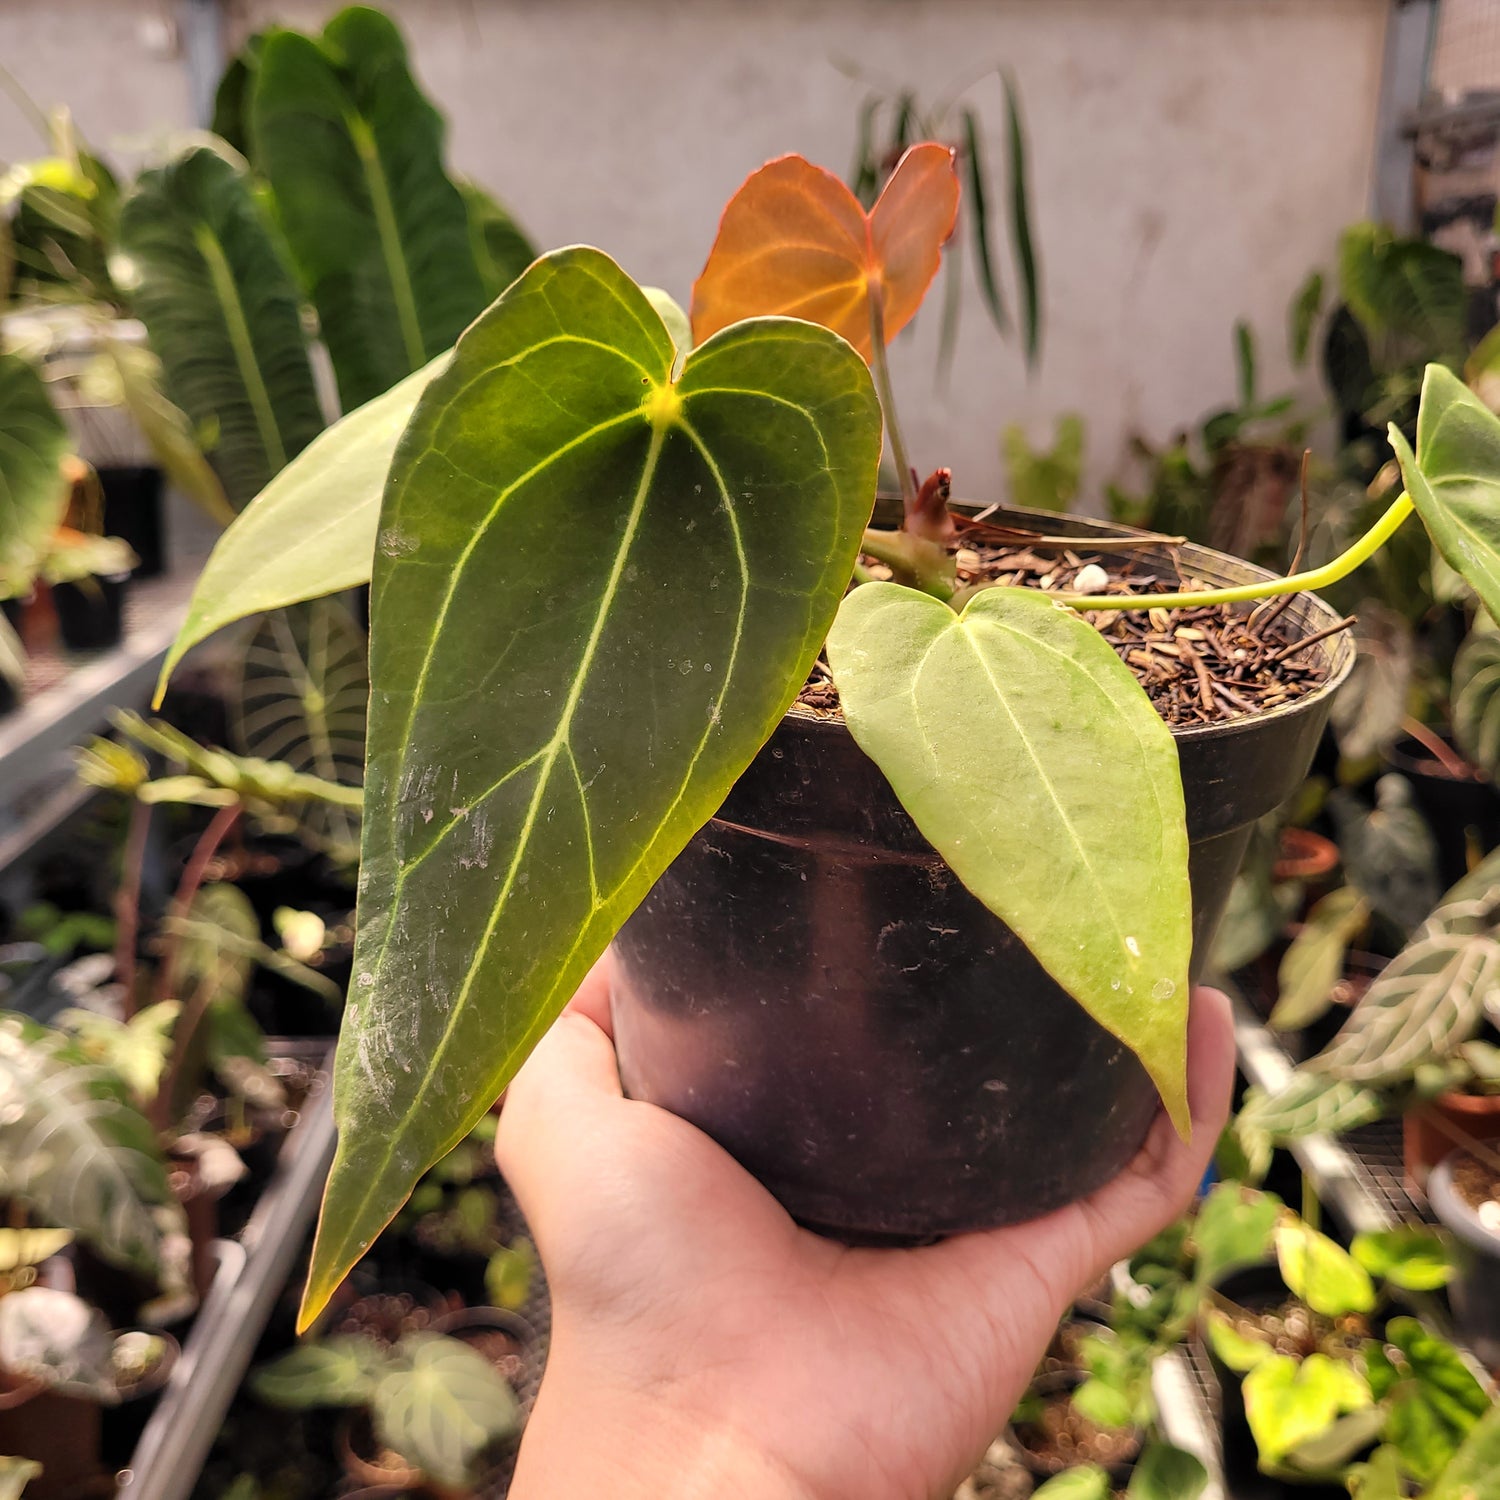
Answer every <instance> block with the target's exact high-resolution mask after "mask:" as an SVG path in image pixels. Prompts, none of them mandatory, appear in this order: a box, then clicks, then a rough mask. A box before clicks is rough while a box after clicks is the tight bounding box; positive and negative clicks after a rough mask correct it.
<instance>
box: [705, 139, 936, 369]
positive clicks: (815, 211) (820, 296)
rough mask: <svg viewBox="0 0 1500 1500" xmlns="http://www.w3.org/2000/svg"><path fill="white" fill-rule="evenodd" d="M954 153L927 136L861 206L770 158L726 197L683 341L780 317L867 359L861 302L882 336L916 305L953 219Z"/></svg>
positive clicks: (811, 174)
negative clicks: (878, 319)
mask: <svg viewBox="0 0 1500 1500" xmlns="http://www.w3.org/2000/svg"><path fill="white" fill-rule="evenodd" d="M958 191H959V189H958V174H957V173H956V172H955V171H954V169H953V152H952V151H951V150H950V149H949V148H948V147H947V146H939V145H936V144H934V143H933V142H931V141H927V142H924V143H923V144H922V145H919V146H913V147H912V148H911V149H910V150H909V151H908V152H907V153H906V154H905V155H904V156H903V157H902V158H901V160H900V162H898V163H897V165H896V170H895V171H894V172H893V173H892V174H891V178H890V181H889V182H887V183H886V185H885V190H884V191H883V192H882V193H881V195H880V198H879V201H878V202H877V203H876V204H875V207H874V208H873V209H871V211H870V212H869V213H868V214H867V213H866V212H865V211H864V209H863V208H861V207H860V204H859V200H858V199H857V198H856V197H855V196H854V194H853V193H852V192H850V191H849V189H848V188H847V187H846V186H845V185H844V184H843V183H842V182H841V181H840V180H839V179H838V178H837V177H835V176H834V175H833V173H832V172H828V171H825V170H824V169H823V168H822V167H815V166H814V165H813V164H812V163H811V162H810V161H808V160H806V158H804V157H801V156H781V157H778V158H777V159H776V160H775V161H772V162H767V163H766V165H765V166H763V167H761V168H760V170H759V171H756V172H752V173H751V174H750V176H749V177H747V178H746V179H745V183H744V185H743V186H742V187H741V188H740V190H739V191H738V192H737V193H736V194H735V195H734V197H733V198H731V199H730V200H729V203H728V206H727V207H726V208H725V209H724V216H723V218H722V219H721V220H720V221H719V236H718V238H717V239H716V240H715V241H714V247H713V249H712V250H711V251H710V252H709V256H708V263H707V265H705V266H704V268H703V274H702V275H701V276H699V278H698V280H697V282H696V284H695V285H694V287H693V339H694V342H695V343H700V344H701V343H702V342H703V340H704V339H706V338H708V337H709V336H710V335H711V334H714V333H717V332H718V331H719V330H720V329H721V328H726V327H728V326H729V324H731V323H735V322H738V321H739V320H740V319H741V318H750V317H759V316H761V315H763V314H768V313H779V314H782V315H784V316H787V317H794V318H806V319H807V320H808V321H809V322H813V323H821V324H822V325H823V326H824V327H825V328H831V329H832V330H833V331H834V332H835V333H837V334H838V335H840V337H842V338H845V339H847V340H848V341H849V342H850V343H851V344H853V345H854V347H855V348H856V349H858V350H859V352H860V353H861V354H863V355H864V357H865V358H866V359H869V357H870V354H871V351H872V350H873V348H874V341H873V338H872V336H871V331H870V330H871V322H870V319H871V298H872V297H874V296H876V295H877V294H878V295H879V296H880V297H881V299H882V300H881V302H880V312H881V316H882V320H883V325H884V331H885V339H886V342H887V343H889V342H890V340H891V339H893V338H894V337H895V336H896V335H897V334H898V333H899V332H900V331H901V329H902V328H904V327H905V326H906V324H907V323H909V322H910V321H911V319H912V317H913V316H914V314H915V313H916V311H917V308H918V307H919V306H920V305H921V302H922V298H923V297H924V296H925V295H926V293H927V288H928V287H929V286H930V285H931V284H932V278H933V277H934V276H936V275H937V271H938V266H939V264H940V262H941V260H942V250H943V245H944V243H945V242H946V241H947V239H948V237H949V235H951V234H952V233H953V225H954V222H955V221H956V219H957V217H958Z"/></svg>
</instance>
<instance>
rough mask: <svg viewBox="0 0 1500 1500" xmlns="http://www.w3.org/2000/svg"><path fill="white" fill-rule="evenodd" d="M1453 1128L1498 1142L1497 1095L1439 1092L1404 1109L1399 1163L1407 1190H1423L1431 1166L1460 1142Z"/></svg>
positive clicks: (1499, 1106) (1499, 1101)
mask: <svg viewBox="0 0 1500 1500" xmlns="http://www.w3.org/2000/svg"><path fill="white" fill-rule="evenodd" d="M1444 1125H1447V1126H1448V1127H1449V1129H1448V1130H1444V1129H1443V1126H1444ZM1457 1131H1461V1132H1462V1133H1463V1134H1464V1135H1466V1136H1468V1137H1469V1139H1470V1140H1475V1141H1500V1094H1439V1095H1438V1096H1437V1098H1436V1099H1430V1100H1428V1102H1427V1103H1426V1104H1423V1105H1421V1106H1419V1107H1418V1108H1416V1109H1413V1110H1410V1111H1408V1112H1407V1114H1406V1116H1405V1117H1404V1118H1403V1119H1402V1121H1401V1166H1402V1169H1403V1174H1404V1176H1405V1179H1406V1190H1407V1191H1408V1192H1412V1191H1413V1190H1415V1191H1416V1192H1418V1193H1422V1194H1425V1193H1426V1192H1427V1183H1428V1179H1429V1178H1430V1177H1431V1176H1432V1169H1433V1168H1434V1167H1435V1166H1437V1164H1438V1163H1439V1162H1440V1161H1442V1159H1443V1158H1444V1157H1445V1156H1447V1155H1448V1154H1449V1153H1450V1152H1451V1151H1452V1150H1453V1148H1454V1147H1455V1146H1461V1145H1462V1144H1463V1141H1462V1140H1461V1139H1457V1138H1456V1137H1455V1135H1454V1132H1457Z"/></svg>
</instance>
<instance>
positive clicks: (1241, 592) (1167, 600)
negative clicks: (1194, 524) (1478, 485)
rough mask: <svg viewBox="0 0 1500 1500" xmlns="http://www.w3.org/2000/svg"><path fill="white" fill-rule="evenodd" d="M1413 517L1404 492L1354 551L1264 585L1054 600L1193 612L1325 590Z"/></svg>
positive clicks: (1103, 606)
mask: <svg viewBox="0 0 1500 1500" xmlns="http://www.w3.org/2000/svg"><path fill="white" fill-rule="evenodd" d="M1411 513H1412V503H1411V500H1410V499H1409V498H1408V497H1407V495H1406V493H1405V491H1403V492H1402V493H1401V494H1400V495H1399V496H1398V497H1397V498H1396V500H1395V501H1394V502H1393V503H1392V504H1391V507H1390V509H1389V510H1387V511H1386V513H1385V514H1384V515H1383V516H1381V518H1380V519H1379V520H1378V521H1377V522H1376V523H1375V524H1374V525H1373V526H1372V527H1371V528H1370V529H1369V530H1368V531H1367V532H1366V533H1365V534H1364V535H1363V536H1362V537H1360V539H1359V540H1358V541H1357V542H1355V543H1354V545H1353V546H1352V547H1349V548H1347V549H1346V550H1345V551H1343V552H1341V553H1339V555H1338V556H1337V557H1336V558H1334V559H1333V561H1332V562H1329V563H1324V564H1323V566H1322V567H1321V568H1310V569H1309V570H1308V571H1307V572H1305V573H1293V574H1292V575H1291V576H1290V577H1289V578H1268V579H1266V580H1265V582H1264V583H1245V584H1239V585H1237V586H1236V587H1234V588H1227V589H1200V590H1199V591H1198V592H1197V593H1193V594H1099V595H1093V594H1062V593H1057V594H1053V595H1052V596H1051V597H1052V598H1054V599H1056V600H1057V601H1058V603H1059V604H1066V605H1068V606H1069V607H1070V608H1072V609H1193V608H1195V607H1196V606H1198V605H1200V604H1243V603H1246V602H1247V601H1249V600H1251V599H1270V598H1273V597H1275V596H1276V595H1278V594H1299V593H1301V592H1302V591H1303V590H1304V589H1307V590H1316V589H1324V588H1327V587H1328V586H1329V584H1333V583H1337V582H1338V581H1339V580H1340V579H1341V578H1347V577H1348V576H1349V574H1351V573H1352V572H1353V571H1354V570H1355V569H1356V568H1357V567H1359V566H1360V564H1361V563H1364V562H1368V561H1369V559H1370V558H1371V557H1373V556H1374V555H1375V554H1376V553H1377V552H1378V551H1379V550H1380V549H1381V548H1382V547H1383V546H1384V545H1385V544H1386V542H1387V541H1389V540H1390V538H1391V536H1392V535H1393V534H1394V533H1395V531H1396V529H1397V528H1398V527H1399V526H1400V525H1401V523H1402V522H1403V521H1404V520H1405V519H1406V518H1407V517H1408V516H1409V515H1410V514H1411Z"/></svg>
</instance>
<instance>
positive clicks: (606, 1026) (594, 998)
mask: <svg viewBox="0 0 1500 1500" xmlns="http://www.w3.org/2000/svg"><path fill="white" fill-rule="evenodd" d="M614 959H615V950H614V949H613V948H606V949H605V950H604V952H603V953H601V954H600V955H599V958H598V961H597V962H596V963H595V964H594V967H593V968H592V969H590V970H589V972H588V975H587V977H586V978H585V979H584V981H583V983H582V984H581V985H579V986H578V993H577V994H576V995H574V996H573V998H572V999H571V1000H569V1001H568V1010H569V1011H573V1012H577V1013H578V1014H580V1015H585V1016H587V1017H588V1018H589V1020H591V1021H592V1022H593V1023H594V1025H595V1026H597V1027H598V1028H599V1030H600V1031H602V1032H603V1033H604V1034H605V1036H607V1037H611V1038H613V1036H614V1034H615V1024H614V1017H613V1016H612V1015H611V1014H610V1008H609V987H610V982H611V976H612V975H613V973H614Z"/></svg>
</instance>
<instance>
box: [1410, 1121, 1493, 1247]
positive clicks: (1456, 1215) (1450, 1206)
mask: <svg viewBox="0 0 1500 1500" xmlns="http://www.w3.org/2000/svg"><path fill="white" fill-rule="evenodd" d="M1462 1155H1464V1150H1463V1148H1462V1147H1461V1146H1460V1147H1456V1148H1455V1149H1454V1150H1452V1151H1450V1152H1449V1153H1448V1154H1447V1155H1446V1156H1445V1157H1444V1158H1443V1159H1442V1161H1440V1162H1439V1163H1438V1164H1437V1166H1435V1167H1434V1168H1433V1169H1432V1175H1431V1177H1429V1178H1428V1180H1427V1201H1428V1202H1429V1203H1430V1204H1431V1205H1432V1211H1433V1213H1435V1214H1436V1215H1437V1216H1438V1218H1439V1219H1440V1220H1441V1221H1442V1224H1443V1227H1444V1228H1445V1229H1447V1230H1449V1231H1450V1232H1451V1233H1453V1234H1456V1235H1457V1236H1458V1237H1459V1239H1461V1240H1463V1241H1464V1243H1465V1244H1467V1245H1470V1246H1472V1247H1473V1248H1474V1249H1475V1250H1478V1251H1480V1252H1481V1253H1482V1254H1484V1255H1488V1256H1490V1257H1491V1258H1492V1259H1495V1260H1500V1233H1497V1232H1496V1231H1495V1230H1493V1229H1487V1228H1485V1225H1484V1221H1483V1220H1482V1219H1481V1218H1480V1217H1479V1214H1478V1212H1477V1211H1476V1210H1475V1209H1474V1208H1473V1207H1472V1206H1471V1205H1470V1204H1469V1202H1468V1201H1467V1199H1465V1198H1464V1197H1463V1196H1462V1195H1461V1194H1460V1193H1459V1191H1458V1189H1457V1188H1456V1187H1455V1186H1454V1184H1453V1164H1454V1162H1455V1161H1456V1160H1457V1159H1458V1158H1459V1157H1460V1156H1462Z"/></svg>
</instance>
